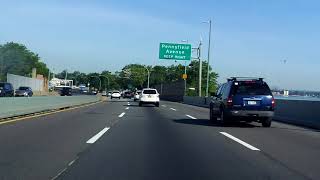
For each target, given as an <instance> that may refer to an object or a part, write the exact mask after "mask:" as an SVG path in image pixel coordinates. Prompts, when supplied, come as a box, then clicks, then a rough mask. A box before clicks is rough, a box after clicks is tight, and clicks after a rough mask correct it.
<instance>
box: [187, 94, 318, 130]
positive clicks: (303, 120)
mask: <svg viewBox="0 0 320 180" xmlns="http://www.w3.org/2000/svg"><path fill="white" fill-rule="evenodd" d="M210 101H211V98H205V97H191V96H184V98H183V102H184V103H185V104H190V105H195V106H201V107H207V108H208V107H209V104H210ZM319 110H320V101H310V100H289V99H276V110H275V116H274V120H276V121H281V122H285V123H290V124H295V125H301V126H306V127H311V128H315V129H320V111H319Z"/></svg>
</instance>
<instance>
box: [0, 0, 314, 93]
mask: <svg viewBox="0 0 320 180" xmlns="http://www.w3.org/2000/svg"><path fill="white" fill-rule="evenodd" d="M319 9H320V1H308V0H268V1H258V0H234V1H231V0H226V1H218V0H202V1H194V0H193V1H189V0H184V1H182V0H181V1H177V0H162V1H151V0H135V1H131V0H108V1H102V0H91V1H82V0H77V1H75V0H69V1H63V0H56V1H44V0H29V1H17V0H10V1H9V0H8V1H4V0H0V44H4V43H6V42H12V41H13V42H18V43H22V44H25V45H26V46H27V47H28V48H29V49H30V50H32V51H33V52H36V53H38V54H39V56H40V57H41V59H42V61H43V62H45V63H46V64H47V65H48V66H49V68H50V69H52V70H53V71H55V72H59V71H62V70H64V69H67V70H68V71H75V70H79V71H82V72H86V73H88V72H100V71H103V70H109V71H112V72H115V71H118V70H121V68H122V67H123V66H125V65H126V64H130V63H140V64H146V65H152V66H154V65H170V64H175V63H176V62H174V61H165V60H159V59H158V56H159V55H158V53H159V43H160V42H172V43H181V41H182V40H187V41H188V43H190V44H192V46H194V47H195V46H197V44H198V43H199V41H202V43H203V46H202V59H203V60H207V54H208V32H209V26H208V24H205V23H203V22H204V21H207V20H209V19H211V20H212V46H211V50H210V54H211V58H210V65H211V66H212V67H213V70H214V71H216V72H217V73H218V74H219V79H218V80H219V82H220V83H221V82H225V81H226V78H227V77H231V76H242V77H243V76H250V77H252V76H253V77H257V76H259V77H264V78H266V81H267V82H268V83H269V84H270V86H271V87H277V88H284V89H299V90H318V91H320V83H318V82H319V77H320V71H319V67H320V61H319V57H320V51H319V48H320V23H319V22H320V11H319Z"/></svg>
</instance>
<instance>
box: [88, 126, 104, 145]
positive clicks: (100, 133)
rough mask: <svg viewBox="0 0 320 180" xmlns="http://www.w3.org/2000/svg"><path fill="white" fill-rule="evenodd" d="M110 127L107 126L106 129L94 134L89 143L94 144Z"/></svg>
mask: <svg viewBox="0 0 320 180" xmlns="http://www.w3.org/2000/svg"><path fill="white" fill-rule="evenodd" d="M109 129H110V128H109V127H106V128H104V129H102V130H101V131H100V132H99V133H98V134H96V135H95V136H93V137H92V138H91V139H89V140H88V141H87V143H88V144H93V143H95V142H96V141H97V140H98V139H99V138H100V137H101V136H102V135H103V134H104V133H106V132H107V131H108V130H109Z"/></svg>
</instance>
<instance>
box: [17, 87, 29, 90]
mask: <svg viewBox="0 0 320 180" xmlns="http://www.w3.org/2000/svg"><path fill="white" fill-rule="evenodd" d="M28 89H29V88H28V87H19V90H28Z"/></svg>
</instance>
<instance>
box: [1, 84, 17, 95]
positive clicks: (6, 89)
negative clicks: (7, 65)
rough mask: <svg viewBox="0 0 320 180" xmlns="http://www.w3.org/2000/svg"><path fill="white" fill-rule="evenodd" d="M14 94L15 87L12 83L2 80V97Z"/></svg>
mask: <svg viewBox="0 0 320 180" xmlns="http://www.w3.org/2000/svg"><path fill="white" fill-rule="evenodd" d="M12 96H14V89H13V86H12V84H11V83H6V82H0V97H12Z"/></svg>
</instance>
